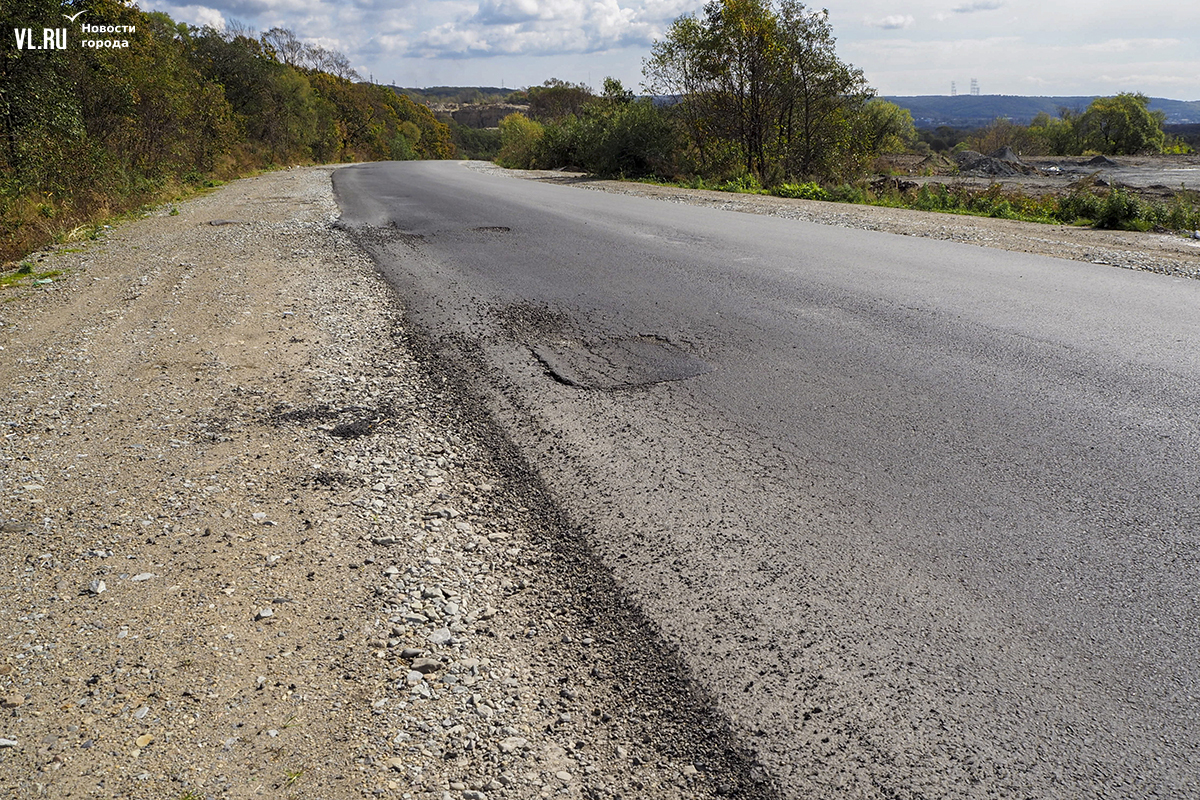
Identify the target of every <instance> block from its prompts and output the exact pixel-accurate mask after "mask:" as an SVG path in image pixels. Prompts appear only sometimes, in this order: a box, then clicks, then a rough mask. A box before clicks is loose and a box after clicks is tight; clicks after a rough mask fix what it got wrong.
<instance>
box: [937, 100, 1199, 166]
mask: <svg viewBox="0 0 1200 800" xmlns="http://www.w3.org/2000/svg"><path fill="white" fill-rule="evenodd" d="M1164 122H1165V115H1164V114H1163V113H1162V112H1161V111H1151V110H1150V99H1149V98H1148V97H1146V96H1145V95H1144V94H1140V93H1135V92H1123V93H1121V94H1118V95H1115V96H1113V97H1098V98H1096V99H1095V100H1093V101H1092V102H1091V104H1090V105H1088V107H1087V108H1086V109H1085V110H1083V111H1078V110H1075V109H1070V108H1060V109H1059V111H1058V116H1052V115H1050V114H1047V113H1045V112H1042V113H1039V114H1038V115H1037V116H1036V117H1034V118H1033V120H1032V121H1031V122H1030V123H1029V124H1028V125H1020V124H1018V123H1015V122H1013V121H1011V120H1009V119H1005V118H1000V119H997V120H994V121H993V122H992V123H991V124H990V125H987V126H985V127H983V128H980V129H978V130H974V131H964V132H961V134H960V135H959V136H957V137H955V138H957V140H959V141H962V142H964V143H965V144H964V145H963V146H966V147H970V148H971V149H973V150H978V151H979V152H983V153H988V152H992V151H993V150H996V149H997V148H1000V147H1004V146H1006V145H1007V146H1008V147H1011V148H1012V149H1013V150H1014V151H1016V152H1018V153H1020V154H1022V155H1028V156H1079V155H1083V154H1085V153H1086V154H1093V155H1095V154H1099V155H1140V154H1154V153H1164V152H1175V153H1179V152H1190V151H1191V146H1190V145H1189V144H1188V143H1187V142H1186V141H1185V140H1184V139H1183V138H1181V137H1178V136H1169V135H1168V134H1167V133H1166V130H1165V125H1164ZM947 134H949V135H947ZM951 137H953V132H951V131H947V132H942V133H941V134H940V136H939V134H938V133H936V132H935V133H934V134H932V135H930V136H928V138H927V137H924V136H923V137H922V138H925V139H926V140H927V141H929V142H930V145H931V147H933V149H948V148H947V139H949V138H951ZM934 143H937V144H940V145H941V147H940V148H938V147H934ZM953 146H954V145H953V144H951V145H950V147H953Z"/></svg>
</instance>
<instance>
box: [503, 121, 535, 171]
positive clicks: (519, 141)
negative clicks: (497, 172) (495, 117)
mask: <svg viewBox="0 0 1200 800" xmlns="http://www.w3.org/2000/svg"><path fill="white" fill-rule="evenodd" d="M543 133H544V129H543V128H542V126H541V124H540V123H538V122H537V121H536V120H532V119H529V118H528V117H526V116H525V115H524V114H518V113H512V114H509V115H508V116H507V117H505V118H504V119H502V120H500V155H499V156H497V157H496V163H498V164H499V165H500V166H502V167H509V168H510V169H533V168H534V167H535V166H537V157H538V148H539V146H540V145H541V141H542V136H543Z"/></svg>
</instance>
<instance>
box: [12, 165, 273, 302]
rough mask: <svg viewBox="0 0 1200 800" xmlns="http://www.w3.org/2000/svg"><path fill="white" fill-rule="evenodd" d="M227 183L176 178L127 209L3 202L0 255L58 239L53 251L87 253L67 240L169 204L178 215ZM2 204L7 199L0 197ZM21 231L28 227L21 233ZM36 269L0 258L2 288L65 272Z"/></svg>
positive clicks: (89, 236) (93, 235) (100, 232)
mask: <svg viewBox="0 0 1200 800" xmlns="http://www.w3.org/2000/svg"><path fill="white" fill-rule="evenodd" d="M279 169H282V167H280V168H279ZM270 171H271V169H270V168H268V169H259V170H254V171H252V172H249V173H247V175H245V176H242V177H251V176H253V175H261V174H263V173H266V172H270ZM226 183H227V182H226V181H223V180H216V179H208V178H205V179H200V180H196V181H195V182H192V183H174V184H171V185H170V186H169V187H164V188H163V189H162V191H161V192H160V193H157V194H153V195H150V196H149V199H148V200H146V201H145V202H140V203H137V204H136V205H133V206H130V207H128V208H124V209H122V210H113V209H112V208H111V207H110V206H109V205H108V204H102V205H100V206H98V207H96V208H95V209H94V210H93V211H92V212H83V211H79V212H78V213H71V211H70V208H69V207H68V206H67V205H66V204H65V203H64V204H63V208H62V209H60V210H55V211H54V212H53V213H47V212H46V211H45V209H46V208H48V207H50V206H48V205H47V203H48V202H52V199H51V198H46V199H45V200H46V202H42V203H38V204H32V205H31V204H29V203H24V204H22V203H9V204H7V207H3V208H0V210H2V211H3V215H2V216H3V218H0V255H7V256H13V255H17V254H19V255H26V254H29V253H32V252H34V251H36V250H37V249H38V248H41V247H47V246H50V245H58V247H56V248H54V250H53V251H52V254H60V253H61V254H67V253H82V252H83V250H84V248H83V247H63V246H62V245H68V244H71V243H76V242H77V243H81V244H82V243H84V242H87V241H95V240H97V239H100V238H101V237H103V236H104V234H105V233H107V232H108V231H110V230H112V229H113V228H115V227H116V226H118V225H120V224H122V223H124V222H129V221H131V220H137V219H141V218H142V217H146V216H149V215H151V214H153V213H155V212H157V211H160V210H162V209H164V208H165V209H166V212H167V214H168V216H178V215H179V208H178V203H181V202H183V201H184V200H188V199H191V198H193V197H200V196H203V195H206V194H210V193H212V192H215V191H216V190H217V189H220V188H221V187H222V186H224V185H225V184H226ZM0 206H4V204H3V203H0ZM22 209H24V212H22ZM18 232H23V233H21V234H20V235H19V236H18V235H17V234H18ZM32 270H33V263H32V262H30V261H27V260H20V259H18V260H16V261H10V262H8V263H3V262H0V289H6V288H8V287H10V286H17V285H21V284H23V283H25V282H26V281H31V282H32V283H34V284H36V283H37V281H39V280H42V281H44V280H45V279H47V278H55V277H58V276H59V275H62V274H63V273H62V272H61V271H58V270H54V271H48V272H38V273H34V272H33V271H32Z"/></svg>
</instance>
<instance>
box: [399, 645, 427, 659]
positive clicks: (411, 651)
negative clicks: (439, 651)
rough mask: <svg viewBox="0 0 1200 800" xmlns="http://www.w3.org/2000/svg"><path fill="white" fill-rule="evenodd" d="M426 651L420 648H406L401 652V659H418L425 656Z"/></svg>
mask: <svg viewBox="0 0 1200 800" xmlns="http://www.w3.org/2000/svg"><path fill="white" fill-rule="evenodd" d="M424 653H425V651H424V650H422V649H421V648H419V647H406V648H404V649H403V650H401V651H400V657H401V658H416V657H418V656H421V655H424Z"/></svg>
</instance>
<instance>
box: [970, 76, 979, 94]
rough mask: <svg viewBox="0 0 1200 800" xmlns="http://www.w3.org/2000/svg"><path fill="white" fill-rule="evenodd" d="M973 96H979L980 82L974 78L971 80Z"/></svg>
mask: <svg viewBox="0 0 1200 800" xmlns="http://www.w3.org/2000/svg"><path fill="white" fill-rule="evenodd" d="M971 94H972V95H978V94H979V81H977V80H975V79H974V78H971Z"/></svg>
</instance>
